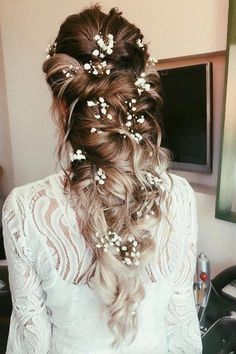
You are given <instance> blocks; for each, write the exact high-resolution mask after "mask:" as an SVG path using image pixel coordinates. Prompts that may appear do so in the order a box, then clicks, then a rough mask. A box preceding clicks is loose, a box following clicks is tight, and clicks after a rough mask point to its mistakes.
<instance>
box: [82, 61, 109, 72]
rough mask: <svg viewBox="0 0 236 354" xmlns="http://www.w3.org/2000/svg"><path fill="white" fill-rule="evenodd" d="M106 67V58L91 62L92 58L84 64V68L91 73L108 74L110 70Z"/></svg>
mask: <svg viewBox="0 0 236 354" xmlns="http://www.w3.org/2000/svg"><path fill="white" fill-rule="evenodd" d="M106 67H107V62H106V60H103V61H102V62H101V63H99V64H93V62H92V60H90V61H89V63H85V64H84V69H85V70H87V71H88V72H89V73H90V74H91V73H92V74H93V75H99V74H100V75H103V74H104V73H105V74H107V75H109V74H110V72H111V70H110V69H106Z"/></svg>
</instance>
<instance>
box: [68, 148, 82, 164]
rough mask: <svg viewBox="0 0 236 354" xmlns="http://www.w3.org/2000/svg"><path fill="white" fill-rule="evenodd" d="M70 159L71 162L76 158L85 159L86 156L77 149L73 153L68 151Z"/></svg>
mask: <svg viewBox="0 0 236 354" xmlns="http://www.w3.org/2000/svg"><path fill="white" fill-rule="evenodd" d="M70 160H71V162H73V161H75V160H78V161H82V160H86V156H85V155H84V154H83V152H82V150H80V149H78V150H77V151H76V152H75V153H74V154H73V152H71V153H70Z"/></svg>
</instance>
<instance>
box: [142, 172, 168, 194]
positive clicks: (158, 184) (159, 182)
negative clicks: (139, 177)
mask: <svg viewBox="0 0 236 354" xmlns="http://www.w3.org/2000/svg"><path fill="white" fill-rule="evenodd" d="M145 177H146V180H147V182H148V183H150V184H151V185H153V186H155V187H157V188H158V189H160V190H161V191H164V185H163V181H162V179H161V178H159V177H157V176H154V175H153V174H152V173H151V172H146V173H145Z"/></svg>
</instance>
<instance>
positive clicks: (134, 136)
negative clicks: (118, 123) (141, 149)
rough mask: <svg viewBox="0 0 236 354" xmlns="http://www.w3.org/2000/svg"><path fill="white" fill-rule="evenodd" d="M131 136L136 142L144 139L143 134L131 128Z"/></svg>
mask: <svg viewBox="0 0 236 354" xmlns="http://www.w3.org/2000/svg"><path fill="white" fill-rule="evenodd" d="M131 138H133V139H134V140H135V141H136V143H138V144H139V143H140V141H141V140H143V137H142V135H141V134H139V133H137V132H134V131H133V130H131Z"/></svg>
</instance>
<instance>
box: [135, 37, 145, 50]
mask: <svg viewBox="0 0 236 354" xmlns="http://www.w3.org/2000/svg"><path fill="white" fill-rule="evenodd" d="M136 43H137V45H138V47H139V48H142V49H144V43H143V41H142V39H141V38H138V39H137V41H136Z"/></svg>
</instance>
